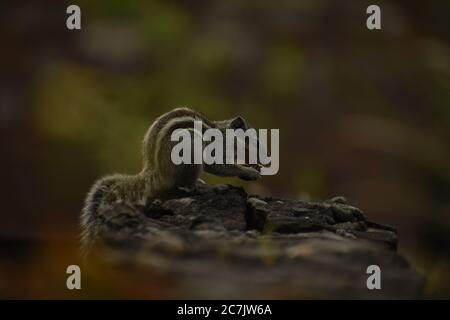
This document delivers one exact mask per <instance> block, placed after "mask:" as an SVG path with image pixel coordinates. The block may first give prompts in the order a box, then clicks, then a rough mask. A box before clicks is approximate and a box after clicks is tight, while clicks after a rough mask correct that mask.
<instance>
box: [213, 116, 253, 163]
mask: <svg viewBox="0 0 450 320" xmlns="http://www.w3.org/2000/svg"><path fill="white" fill-rule="evenodd" d="M214 123H215V124H216V126H217V128H218V129H219V130H220V131H221V132H222V134H223V136H224V137H226V130H227V129H233V130H239V129H241V130H243V131H244V133H245V132H246V131H247V130H248V129H253V128H252V127H251V126H250V125H249V124H248V122H247V121H246V120H245V119H244V118H243V117H236V118H232V119H228V120H223V121H215V122H214ZM253 130H254V129H253ZM254 133H255V134H256V136H255V138H256V140H253V141H252V139H250V138H249V137H248V136H247V135H246V136H244V139H243V140H240V139H237V141H235V148H234V158H235V159H234V160H236V159H237V147H238V144H239V143H245V157H246V161H248V159H249V153H250V144H252V143H253V144H254V145H256V146H258V137H257V131H256V130H255V131H254ZM224 150H226V141H225V140H224Z"/></svg>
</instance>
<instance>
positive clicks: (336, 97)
mask: <svg viewBox="0 0 450 320" xmlns="http://www.w3.org/2000/svg"><path fill="white" fill-rule="evenodd" d="M69 4H78V5H79V6H80V7H81V10H82V29H81V30H79V31H69V30H67V29H66V27H65V19H66V17H67V15H66V14H65V9H66V7H67V6H68V5H69ZM369 4H372V3H370V2H368V1H350V0H347V1H332V0H315V1H312V0H307V1H294V0H280V1H276V2H273V1H256V0H249V1H238V0H231V1H216V0H212V1H206V0H204V1H118V0H114V1H113V0H109V1H87V0H86V1H71V2H70V3H69V2H64V1H43V0H41V1H6V2H2V4H1V5H0V41H1V49H0V129H1V133H2V134H1V139H0V141H1V150H2V153H1V158H0V163H1V165H2V168H3V169H2V184H1V186H0V191H1V194H2V209H1V210H0V212H1V221H2V223H1V224H0V243H2V247H4V248H5V250H6V251H4V253H2V255H1V262H0V278H3V279H7V280H4V281H0V296H1V297H44V298H45V297H68V295H69V293H67V291H64V290H62V289H61V288H60V284H59V283H60V281H63V282H61V283H64V280H63V279H64V277H65V274H64V270H65V269H64V268H65V267H64V266H65V265H67V264H71V263H73V261H75V262H76V261H78V259H79V258H78V257H77V249H76V237H77V234H78V232H79V230H78V215H79V211H80V208H81V206H82V202H83V199H84V197H85V194H86V192H87V190H88V189H89V187H90V185H91V184H92V183H93V181H95V179H97V178H98V177H100V176H102V175H105V174H109V173H113V172H120V173H136V172H138V171H139V170H140V166H141V153H140V147H141V141H142V138H143V135H144V133H145V131H146V129H147V128H148V126H149V125H150V124H151V123H152V121H153V120H154V119H155V118H156V117H157V116H159V115H160V114H162V113H164V112H167V111H169V110H170V109H172V108H173V107H176V106H189V107H191V108H194V109H196V110H199V111H201V112H203V113H205V114H206V115H208V116H209V117H210V118H211V119H225V118H231V117H233V116H236V115H241V116H244V117H245V118H246V119H247V120H248V121H249V122H250V123H251V124H252V125H253V126H254V127H257V128H278V129H280V171H279V173H278V174H277V175H276V176H271V177H264V178H263V179H262V180H261V181H258V182H256V183H243V182H241V181H239V180H236V179H221V178H216V177H208V176H206V177H205V179H206V180H207V181H208V182H210V183H233V184H242V185H244V186H245V187H246V188H247V189H248V190H249V191H250V192H258V193H263V194H272V195H276V196H288V197H294V198H303V199H315V200H320V199H325V198H329V197H332V196H335V195H343V196H345V197H347V198H348V200H349V201H350V202H351V203H352V204H354V205H356V206H358V207H360V208H361V209H363V210H364V211H365V213H366V215H367V216H368V217H369V218H370V219H371V220H374V221H378V222H380V223H387V224H392V225H394V226H396V227H397V228H398V229H399V238H400V246H399V250H400V252H401V253H402V254H403V255H405V256H406V257H407V258H408V260H409V261H410V262H411V263H412V264H413V265H414V266H415V267H416V268H417V269H418V270H419V271H420V272H421V273H423V274H424V275H426V276H427V287H426V292H427V295H428V296H429V297H450V277H449V271H450V256H449V252H450V251H449V249H450V236H449V235H450V150H449V147H450V143H449V141H450V55H449V52H450V51H449V39H450V23H449V19H448V15H449V13H450V2H448V1H439V0H432V1H427V2H423V1H378V2H377V4H378V5H379V6H380V7H381V8H382V30H381V31H369V30H367V29H366V27H365V20H366V17H367V15H366V14H365V10H366V8H367V6H368V5H369ZM36 273H38V274H39V275H40V276H39V277H37V279H35V278H36V277H35V276H34V275H35V274H36ZM93 277H95V275H93ZM31 279H33V280H31ZM161 286H164V283H162V284H158V288H159V289H158V290H162V289H161ZM98 290H99V292H97V294H99V295H106V296H113V297H121V296H124V291H120V290H118V289H114V288H113V287H108V286H107V285H105V286H104V287H103V288H98ZM136 290H137V289H136ZM138 292H140V291H139V290H138ZM125 295H126V294H125ZM136 295H137V296H140V295H139V294H136ZM131 296H135V295H134V294H132V295H131ZM69 297H70V295H69ZM152 297H160V296H158V295H157V294H156V295H155V296H152Z"/></svg>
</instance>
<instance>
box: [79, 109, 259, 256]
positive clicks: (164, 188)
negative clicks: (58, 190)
mask: <svg viewBox="0 0 450 320" xmlns="http://www.w3.org/2000/svg"><path fill="white" fill-rule="evenodd" d="M194 121H202V124H203V129H204V130H206V129H209V128H217V129H219V130H220V131H221V132H223V133H225V130H226V129H243V130H246V129H248V124H247V122H246V121H245V120H244V119H243V118H242V117H237V118H233V119H229V120H223V121H211V120H209V119H208V118H206V117H205V116H204V115H202V114H200V113H198V112H196V111H194V110H191V109H189V108H176V109H174V110H172V111H169V112H167V113H165V114H163V115H162V116H160V117H159V118H157V119H156V120H155V121H154V122H153V124H152V125H151V126H150V128H149V129H148V131H147V133H146V135H145V137H144V142H143V168H142V171H141V172H140V173H138V174H136V175H123V174H114V175H110V176H106V177H103V178H101V179H99V180H98V181H97V182H95V184H94V185H93V187H92V188H91V190H90V191H89V193H88V195H87V197H86V200H85V205H84V208H83V210H82V214H81V226H82V230H83V232H82V244H83V246H85V247H86V246H88V245H89V244H90V243H91V242H92V238H93V236H95V235H96V234H98V233H99V232H101V230H100V226H99V222H98V221H99V219H100V220H101V219H103V217H102V214H103V213H104V212H107V209H109V208H111V207H112V206H113V205H115V204H126V205H130V206H131V207H133V206H135V205H140V206H145V205H146V204H147V203H149V201H152V200H154V199H158V198H160V197H165V196H166V195H168V194H170V193H171V192H175V191H176V190H177V189H192V188H194V186H195V184H196V182H197V180H198V179H199V176H200V174H201V173H202V171H205V172H207V173H210V174H214V175H217V176H223V177H239V178H241V179H243V180H256V179H258V178H260V177H261V175H260V172H259V170H258V166H245V165H239V164H212V165H207V164H180V165H175V164H174V163H173V162H172V160H171V150H172V147H173V146H174V144H175V142H172V141H171V134H172V132H173V131H174V130H175V129H178V128H185V129H193V127H194ZM203 143H204V144H207V142H203Z"/></svg>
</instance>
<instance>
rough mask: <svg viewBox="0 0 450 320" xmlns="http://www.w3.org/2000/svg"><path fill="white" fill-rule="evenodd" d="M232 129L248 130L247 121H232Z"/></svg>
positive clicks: (237, 118) (238, 118)
mask: <svg viewBox="0 0 450 320" xmlns="http://www.w3.org/2000/svg"><path fill="white" fill-rule="evenodd" d="M230 128H232V129H244V130H246V129H248V125H247V121H245V119H244V118H242V117H236V118H234V119H232V120H231V121H230Z"/></svg>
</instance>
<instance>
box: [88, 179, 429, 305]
mask: <svg viewBox="0 0 450 320" xmlns="http://www.w3.org/2000/svg"><path fill="white" fill-rule="evenodd" d="M108 210H109V211H108V212H102V214H101V215H100V216H101V217H102V219H103V220H102V221H101V223H102V226H103V228H102V232H101V233H99V234H98V235H93V236H96V237H97V238H98V240H100V243H102V245H101V246H98V247H96V248H93V249H92V250H99V251H98V254H96V255H95V256H96V257H99V256H106V255H108V256H109V257H108V258H107V260H108V261H109V262H110V263H113V264H115V265H123V263H124V261H126V262H127V265H128V267H129V266H130V265H131V266H135V267H136V268H141V269H142V266H147V268H148V270H149V272H150V271H151V272H157V273H160V274H163V275H164V276H165V277H169V278H171V279H176V280H174V281H172V282H171V284H170V286H172V287H173V289H174V291H175V292H177V294H174V296H173V297H174V298H191V299H193V298H223V299H226V298H248V299H258V298H305V297H308V298H419V297H421V295H422V293H423V284H424V279H423V278H422V277H421V276H420V275H419V274H417V273H416V272H415V271H414V269H412V268H411V267H410V266H409V264H408V263H407V262H406V260H404V259H403V258H402V257H401V256H400V255H399V254H398V253H397V252H396V248H397V233H396V230H395V229H394V228H392V227H389V226H384V225H381V224H377V223H374V222H371V221H368V220H367V219H366V217H365V216H364V214H363V213H362V211H361V210H359V209H358V208H355V207H353V206H351V205H348V204H347V201H346V200H345V199H344V198H343V197H336V198H333V199H331V200H329V201H325V202H305V201H298V200H291V199H275V198H271V197H260V196H258V195H252V196H248V195H247V193H246V192H245V191H244V190H243V189H242V188H238V187H234V186H230V185H215V186H212V185H207V184H198V186H197V189H196V190H195V192H192V193H191V194H186V193H185V192H184V193H183V194H180V196H179V197H173V198H171V199H166V200H164V201H162V200H155V201H153V202H151V203H149V204H148V205H147V206H145V207H136V208H131V207H127V206H125V205H123V204H118V205H117V207H115V208H109V209H108ZM105 248H106V249H107V250H103V251H101V250H102V249H105ZM111 257H113V258H111ZM371 264H376V265H378V266H380V268H381V270H382V290H368V289H367V287H366V280H367V277H368V275H367V273H366V269H367V267H368V266H369V265H371Z"/></svg>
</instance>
